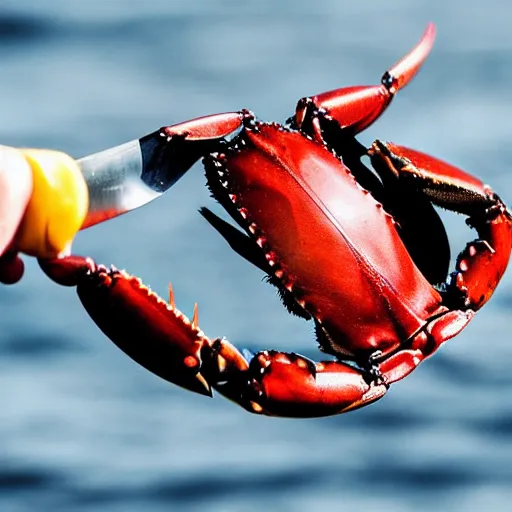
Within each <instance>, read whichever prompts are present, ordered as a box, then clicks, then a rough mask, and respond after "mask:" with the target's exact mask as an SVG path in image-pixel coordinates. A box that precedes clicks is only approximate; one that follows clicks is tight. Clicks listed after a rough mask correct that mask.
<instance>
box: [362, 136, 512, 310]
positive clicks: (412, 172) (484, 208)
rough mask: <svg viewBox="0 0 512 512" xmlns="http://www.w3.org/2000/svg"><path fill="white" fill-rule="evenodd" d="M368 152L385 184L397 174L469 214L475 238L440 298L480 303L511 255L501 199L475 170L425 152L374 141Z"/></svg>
mask: <svg viewBox="0 0 512 512" xmlns="http://www.w3.org/2000/svg"><path fill="white" fill-rule="evenodd" d="M368 154H369V155H370V158H371V160H372V164H373V166H374V168H375V170H376V171H377V172H378V173H379V175H380V176H381V178H382V181H383V182H384V185H386V183H390V182H392V181H393V180H395V181H396V180H398V181H399V182H400V183H401V184H403V185H406V186H408V187H410V189H411V190H416V191H419V192H421V193H423V194H424V195H425V196H426V197H428V199H429V200H430V201H432V203H433V204H435V205H437V206H441V207H443V208H447V209H449V210H452V211H455V212H458V213H462V214H464V215H467V216H468V219H467V223H468V224H469V225H470V226H471V227H473V228H475V229H476V231H477V233H478V236H479V238H478V239H476V240H473V241H472V242H470V243H469V244H467V246H466V248H465V249H464V250H463V251H462V253H461V254H460V255H459V257H458V259H457V263H456V267H455V273H454V274H453V275H452V279H451V281H450V283H449V284H448V288H447V294H446V296H445V302H446V303H447V305H449V306H450V308H452V309H456V308H458V309H461V310H466V309H471V310H473V311H476V310H478V309H479V308H481V307H482V306H483V305H484V304H485V303H486V302H487V301H488V300H489V298H490V297H491V295H492V294H493V292H494V290H495V288H496V286H497V285H498V283H499V281H500V279H501V277H502V276H503V273H504V272H505V270H506V268H507V264H508V261H509V258H510V250H511V247H512V230H511V228H512V216H511V214H510V212H509V211H508V210H507V208H506V206H505V204H504V203H503V201H502V200H501V199H500V198H499V197H498V196H497V195H496V194H495V193H494V192H493V191H492V190H491V189H490V187H488V186H487V185H484V184H483V183H482V182H481V181H480V180H478V179H477V178H475V177H474V176H471V175H470V174H467V173H466V172H464V171H462V170H461V169H458V168H457V167H454V166H452V165H450V164H448V163H446V162H443V161H441V160H438V159H436V158H434V157H432V156H429V155H426V154H425V153H421V152H419V151H415V150H413V149H409V148H405V147H403V146H398V145H396V144H391V143H383V142H381V141H376V142H374V144H373V145H372V147H371V149H370V150H369V151H368Z"/></svg>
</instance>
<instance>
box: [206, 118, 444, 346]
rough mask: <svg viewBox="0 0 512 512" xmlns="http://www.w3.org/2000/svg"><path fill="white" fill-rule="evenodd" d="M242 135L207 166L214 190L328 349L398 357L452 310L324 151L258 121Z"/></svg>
mask: <svg viewBox="0 0 512 512" xmlns="http://www.w3.org/2000/svg"><path fill="white" fill-rule="evenodd" d="M241 137H242V139H241V140H237V144H234V145H232V146H231V147H230V149H229V150H227V151H226V152H225V154H221V155H213V156H211V157H209V158H207V159H206V162H205V164H206V165H205V166H206V171H207V176H208V180H209V184H210V187H211V188H212V189H213V190H214V193H215V195H216V197H217V198H219V196H221V195H222V194H224V198H223V199H221V202H223V203H225V201H226V199H227V198H229V200H230V201H231V202H232V203H233V204H234V205H235V206H236V209H237V211H238V213H239V215H240V217H242V218H243V222H241V224H245V227H246V229H247V231H248V232H249V233H250V235H251V237H252V238H253V239H254V240H255V242H256V244H257V245H258V246H259V247H260V248H261V250H262V251H264V254H265V258H266V260H267V262H268V264H269V269H270V272H272V274H273V275H274V276H275V277H276V278H277V279H278V281H279V282H280V283H281V286H282V288H284V289H286V290H287V291H288V292H289V293H291V295H292V296H293V298H294V299H295V301H296V302H297V304H298V305H299V306H300V307H301V308H303V309H304V310H305V311H306V312H307V313H309V315H311V316H312V317H313V318H314V319H315V320H316V322H317V323H318V324H319V325H320V326H321V329H322V332H323V333H324V335H325V340H324V341H326V342H327V343H328V344H329V346H330V347H329V348H330V350H329V351H331V352H333V353H335V354H338V355H342V356H358V355H360V354H362V353H366V354H368V353H371V352H374V351H375V350H381V351H383V352H384V351H388V350H393V349H395V348H396V347H398V346H399V344H400V343H403V342H404V340H407V339H408V338H410V337H411V336H412V335H413V334H414V333H415V332H417V331H418V330H420V329H421V328H422V327H423V326H424V325H425V323H426V322H427V321H428V319H429V318H431V317H433V316H436V315H439V314H440V313H442V312H444V311H446V310H447V309H446V308H445V307H444V306H441V296H440V294H439V293H438V292H437V291H436V290H435V289H434V288H433V287H432V285H431V284H430V283H429V282H428V281H427V280H426V279H425V277H424V276H423V275H422V273H421V272H420V271H419V270H418V268H417V267H416V265H415V263H414V262H413V260H412V259H411V256H410V255H409V252H408V250H407V248H406V247H405V245H404V243H403V242H402V240H401V238H400V236H399V234H398V232H397V229H396V222H395V220H394V219H393V217H392V216H391V215H389V214H388V213H387V212H386V211H385V210H384V208H383V207H382V205H381V204H380V203H379V202H377V201H376V200H375V199H374V197H373V196H372V194H370V193H369V192H368V191H366V190H365V189H363V188H362V187H361V186H360V185H359V184H358V183H357V181H356V180H355V178H354V176H353V175H352V173H351V172H350V170H349V169H348V168H347V167H346V166H345V165H344V164H343V162H342V161H341V159H340V158H339V157H338V156H336V154H334V153H333V152H332V151H330V150H329V149H328V147H327V146H326V145H321V144H318V143H316V142H314V141H312V140H310V139H309V138H308V137H305V136H304V135H302V134H301V133H299V132H297V131H293V130H289V129H286V128H283V127H282V126H280V125H276V124H263V123H257V124H256V125H255V126H254V127H253V128H250V127H248V128H246V129H245V130H244V132H243V134H242V135H241ZM214 180H217V181H218V183H219V184H220V185H221V186H220V187H219V186H217V187H216V186H212V183H213V181H214ZM226 196H227V197H226ZM237 220H238V219H237ZM326 348H327V347H326Z"/></svg>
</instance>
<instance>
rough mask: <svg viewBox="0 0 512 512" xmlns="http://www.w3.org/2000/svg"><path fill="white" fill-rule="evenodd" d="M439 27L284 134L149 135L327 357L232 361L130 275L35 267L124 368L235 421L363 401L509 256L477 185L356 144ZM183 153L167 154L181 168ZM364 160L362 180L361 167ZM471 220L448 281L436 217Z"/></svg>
mask: <svg viewBox="0 0 512 512" xmlns="http://www.w3.org/2000/svg"><path fill="white" fill-rule="evenodd" d="M434 37H435V29H434V26H433V25H432V24H430V25H428V27H427V29H426V31H425V32H424V34H423V36H422V38H421V40H420V41H419V42H418V44H417V45H416V46H415V47H414V48H413V49H412V50H411V51H410V52H409V53H408V54H407V55H406V56H405V57H403V58H402V59H401V60H400V61H399V62H398V63H397V64H395V65H394V66H393V67H391V68H390V69H389V70H388V71H386V72H385V73H384V75H383V77H382V80H381V83H380V84H379V85H374V86H359V87H348V88H342V89H337V90H334V91H331V92H326V93H322V94H318V95H316V96H312V97H307V98H303V99H301V100H299V102H298V104H297V108H296V111H295V114H294V115H293V116H292V117H291V118H290V119H288V120H287V122H286V123H285V124H282V125H281V124H276V123H265V122H262V121H260V120H258V119H257V118H256V117H255V116H254V114H252V113H251V112H250V111H248V110H241V111H240V112H230V113H224V114H215V115H211V116H206V117H201V118H197V119H194V120H191V121H186V122H183V123H180V124H177V125H173V126H167V127H164V128H162V129H161V131H160V135H161V142H162V144H163V145H165V147H166V149H167V150H168V151H169V153H168V154H172V155H173V158H175V159H176V160H177V161H179V164H176V165H180V166H182V167H183V169H182V172H185V171H186V170H188V169H189V168H191V167H192V165H193V164H194V163H195V162H196V161H198V160H199V159H200V158H202V160H203V164H204V168H205V172H206V178H207V184H208V186H209V188H210V190H211V192H212V195H213V196H214V198H215V199H216V200H217V201H218V202H219V203H220V204H221V205H222V206H223V207H224V208H225V209H226V211H227V212H228V213H229V214H230V215H231V217H232V218H233V219H234V221H236V223H237V224H238V225H239V227H240V228H241V229H239V227H236V226H234V225H232V224H231V223H228V222H226V221H225V220H223V219H221V218H220V217H218V216H217V215H216V214H214V213H213V212H212V211H211V210H209V209H207V208H203V209H202V210H201V213H202V215H203V216H204V217H205V219H206V220H207V221H208V222H209V223H210V224H211V225H212V226H213V227H214V228H215V229H216V230H217V231H218V232H219V233H220V234H221V235H222V236H223V237H224V238H225V240H226V241H227V242H228V243H229V245H230V246H231V247H232V248H233V250H234V251H235V252H236V253H238V254H239V255H241V256H242V257H243V258H245V259H246V260H248V261H249V262H250V263H252V264H254V265H255V266H257V267H258V268H259V269H261V270H262V271H263V272H264V273H265V274H266V275H267V276H268V281H269V282H270V283H271V284H272V285H274V286H275V287H277V290H278V292H279V294H280V296H281V298H282V301H283V303H284V305H285V306H286V307H287V309H288V310H289V311H290V312H291V313H294V314H296V315H299V316H300V317H303V318H305V319H309V320H311V321H313V322H314V325H315V329H316V337H317V341H318V344H319V347H320V349H321V350H322V351H323V352H324V353H326V354H328V357H329V359H327V360H324V361H321V362H314V361H312V360H310V359H308V358H306V357H304V356H302V355H299V354H295V353H284V352H277V351H271V350H266V351H262V352H259V353H257V354H254V355H253V354H251V353H249V352H247V351H240V350H239V349H237V348H236V347H235V346H234V345H232V344H231V343H230V342H229V341H227V340H226V339H225V338H215V339H212V338H209V337H208V336H207V335H206V334H205V333H204V332H203V331H202V330H201V329H200V328H199V325H198V315H197V304H196V307H195V310H194V314H193V317H192V319H189V318H187V317H186V316H185V315H184V314H183V313H182V312H181V311H179V310H178V309H177V307H176V305H175V301H174V296H173V293H172V289H170V297H169V300H168V301H165V300H163V299H162V298H160V297H159V296H158V295H156V294H155V293H154V292H152V291H151V290H150V289H149V288H148V287H147V286H145V285H144V284H142V282H141V281H140V279H138V278H136V277H133V276H131V275H129V274H128V273H126V272H125V271H120V270H117V269H116V268H114V267H111V268H107V267H105V266H104V265H99V264H96V263H95V262H94V261H93V260H92V259H91V258H86V257H82V256H77V255H71V256H68V257H65V258H60V259H54V260H46V261H41V265H42V267H43V269H44V270H45V272H46V273H47V274H48V275H49V276H50V277H51V278H52V279H53V280H55V281H57V282H58V283H60V284H62V285H68V286H77V291H78V295H79V297H80V299H81V301H82V303H83V305H84V307H85V308H86V310H87V311H88V313H89V314H90V316H91V317H92V318H93V320H94V321H95V322H96V324H97V325H98V326H99V328H100V329H101V330H102V331H103V332H104V333H105V334H106V335H107V336H108V337H109V338H110V339H111V340H112V341H113V342H114V343H115V344H116V345H117V346H118V347H120V348H121V349H122V350H123V351H124V352H125V353H126V354H127V355H128V356H130V357H131V358H132V359H134V360H135V361H136V362H137V363H139V364H140V365H142V366H143V367H145V368H146V369H148V370H150V371H151V372H153V373H154V374H156V375H158V376H159V377H161V378H163V379H166V380H167V381H170V382H172V383H174V384H177V385H179V386H181V387H183V388H186V389H188V390H190V391H193V392H196V393H200V394H203V395H208V396H211V395H212V390H216V391H218V392H219V393H220V394H221V395H223V396H225V397H226V398H228V399H230V400H232V401H233V402H235V403H236V404H238V405H240V406H242V407H243V408H245V409H246V410H247V411H250V412H253V413H258V414H266V415H273V416H287V417H319V416H327V415H333V414H338V413H341V412H345V411H349V410H353V409H356V408H360V407H362V406H365V405H368V404H370V403H373V402H375V401H376V400H378V399H380V398H381V397H383V396H384V395H385V393H386V392H387V390H388V388H389V387H390V385H391V384H393V383H394V382H396V381H399V380H401V379H403V378H404V377H406V376H407V375H408V374H409V373H410V372H412V371H413V370H414V369H415V368H416V367H417V366H418V365H419V364H420V363H421V362H422V361H424V360H425V359H426V358H428V357H429V356H431V355H432V354H433V353H434V352H435V351H436V350H437V349H438V348H439V347H440V346H441V345H442V344H443V343H444V342H445V341H447V340H449V339H450V338H452V337H454V336H455V335H457V334H458V333H459V332H461V331H462V330H463V329H464V328H465V327H466V325H468V323H469V322H470V321H471V319H472V318H473V317H474V315H475V313H476V312H477V311H478V310H479V309H480V308H481V307H482V306H483V305H484V304H485V303H486V302H487V301H488V300H489V298H490V297H491V295H492V294H493V292H494V290H495V288H496V286H497V285H498V283H499V281H500V279H501V277H502V275H503V274H504V272H505V270H506V267H507V264H508V261H509V257H510V251H511V245H512V235H511V225H512V216H511V214H510V212H509V211H508V210H507V208H506V206H505V204H504V203H503V201H502V200H501V199H500V197H499V196H498V195H497V194H496V193H494V192H493V191H492V190H491V189H490V188H489V187H488V186H487V185H484V184H483V183H482V182H481V181H480V180H479V179H478V178H476V177H473V176H472V175H470V174H468V173H466V172H464V171H462V170H460V169H458V168H456V167H454V166H452V165H450V164H448V163H446V162H443V161H441V160H438V159H436V158H434V157H432V156H429V155H426V154H424V153H421V152H419V151H416V150H413V149H410V148H406V147H403V146H398V145H396V144H393V143H386V142H382V141H379V140H377V141H375V142H374V143H373V144H372V145H371V147H370V148H366V147H364V146H363V145H362V144H361V143H359V142H358V141H357V140H356V138H355V137H356V135H357V134H358V133H360V132H361V131H363V130H364V129H365V128H367V127H368V126H370V125H371V124H372V123H373V122H374V121H375V120H376V119H377V118H378V117H379V116H380V115H381V114H382V113H383V112H384V110H385V109H386V107H387V106H388V105H389V103H390V102H391V100H392V99H393V97H394V96H395V94H396V92H397V91H398V90H399V89H401V88H403V87H404V86H405V85H407V84H408V83H409V82H410V80H411V79H412V78H413V76H414V75H415V74H416V73H417V71H418V70H419V68H420V67H421V65H422V64H423V62H424V60H425V59H426V57H427V55H428V54H429V52H430V50H431V48H432V45H433V42H434ZM177 157H179V158H177ZM363 157H369V161H370V162H371V165H372V167H373V170H372V169H370V168H369V167H368V166H367V165H366V164H365V163H363V160H362V158H363ZM435 206H437V207H442V208H445V209H448V210H451V211H454V212H457V213H459V214H463V215H465V216H466V217H467V220H466V222H467V223H468V225H469V226H471V227H472V228H474V229H475V230H476V232H477V238H476V239H475V240H473V241H470V242H469V243H468V244H467V245H466V247H465V248H463V250H462V252H461V253H460V254H459V256H458V258H457V260H456V264H455V269H454V270H453V271H452V272H450V270H449V264H450V247H449V242H448V237H447V234H446V231H445V228H444V225H443V223H442V221H441V219H440V217H439V215H438V213H437V211H436V209H435Z"/></svg>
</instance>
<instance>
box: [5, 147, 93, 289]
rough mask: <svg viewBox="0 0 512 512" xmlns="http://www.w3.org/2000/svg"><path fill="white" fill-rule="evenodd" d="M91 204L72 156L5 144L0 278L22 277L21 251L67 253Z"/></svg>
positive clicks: (40, 254)
mask: <svg viewBox="0 0 512 512" xmlns="http://www.w3.org/2000/svg"><path fill="white" fill-rule="evenodd" d="M87 206H88V193H87V186H86V184H85V182H84V180H83V177H82V174H81V173H80V170H79V168H78V166H77V165H76V163H75V161H74V160H73V159H72V158H70V157H69V156H67V155H65V154H63V153H59V152H57V151H50V150H32V149H15V148H11V147H7V146H0V282H1V283H5V284H12V283H15V282H17V281H19V279H21V277H22V275H23V271H24V265H23V261H22V260H21V258H20V257H19V253H20V252H22V253H25V254H29V255H31V256H37V257H43V258H51V257H55V256H59V255H62V254H65V253H68V252H69V251H70V248H71V242H72V240H73V238H74V236H75V234H76V232H77V231H78V230H79V229H80V227H81V225H82V223H83V220H84V218H85V215H86V213H87Z"/></svg>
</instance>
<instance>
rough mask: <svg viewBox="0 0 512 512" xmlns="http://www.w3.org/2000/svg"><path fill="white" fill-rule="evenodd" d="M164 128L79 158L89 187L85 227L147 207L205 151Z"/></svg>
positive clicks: (79, 163)
mask: <svg viewBox="0 0 512 512" xmlns="http://www.w3.org/2000/svg"><path fill="white" fill-rule="evenodd" d="M199 146H202V145H201V144H199V145H198V146H195V145H194V146H193V145H189V144H187V141H185V140H184V138H181V137H178V138H177V139H175V140H172V141H169V140H168V138H167V137H166V135H165V134H164V133H163V132H162V130H158V131H155V132H153V133H150V134H148V135H145V136H144V137H141V138H140V139H135V140H132V141H130V142H126V143H124V144H121V145H120V146H116V147H113V148H110V149H106V150H104V151H101V152H99V153H95V154H92V155H89V156H85V157H83V158H80V159H78V160H77V163H78V166H79V167H80V170H81V171H82V174H83V176H84V178H85V182H86V184H87V187H88V189H89V210H88V213H87V216H86V219H85V221H84V223H83V225H82V228H81V229H85V228H88V227H90V226H93V225H95V224H98V223H99V222H103V221H105V220H108V219H111V218H113V217H117V216H118V215H122V214H123V213H126V212H129V211H131V210H133V209H135V208H139V207H140V206H143V205H145V204H147V203H149V202H150V201H152V200H153V199H155V198H157V197H159V196H160V195H162V194H163V193H164V192H165V191H166V190H168V189H169V188H170V187H172V186H173V185H174V184H175V183H176V182H177V181H178V180H179V179H180V178H181V177H182V176H183V174H185V172H186V171H187V170H188V169H189V168H190V167H191V166H192V165H193V164H194V162H196V161H197V160H198V159H199V158H200V157H201V156H202V155H203V154H204V153H203V152H202V151H203V148H201V147H199Z"/></svg>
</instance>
